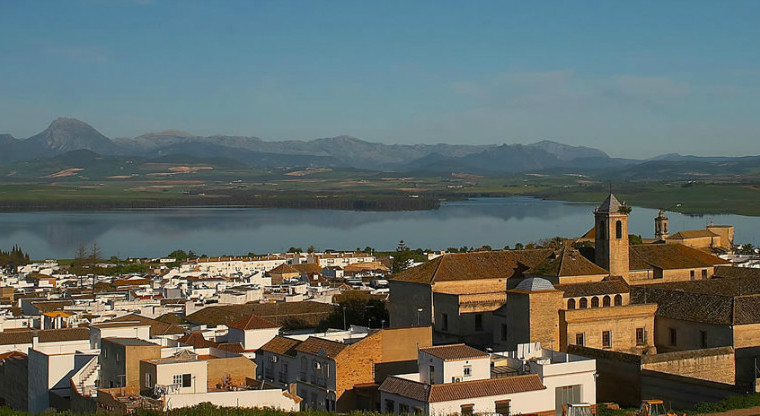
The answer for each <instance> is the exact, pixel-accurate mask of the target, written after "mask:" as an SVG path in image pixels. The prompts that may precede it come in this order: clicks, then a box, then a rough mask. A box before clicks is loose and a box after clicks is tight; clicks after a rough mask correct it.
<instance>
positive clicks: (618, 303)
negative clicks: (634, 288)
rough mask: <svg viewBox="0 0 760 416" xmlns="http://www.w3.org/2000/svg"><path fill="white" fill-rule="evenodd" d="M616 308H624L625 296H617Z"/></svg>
mask: <svg viewBox="0 0 760 416" xmlns="http://www.w3.org/2000/svg"><path fill="white" fill-rule="evenodd" d="M615 306H623V296H621V295H615Z"/></svg>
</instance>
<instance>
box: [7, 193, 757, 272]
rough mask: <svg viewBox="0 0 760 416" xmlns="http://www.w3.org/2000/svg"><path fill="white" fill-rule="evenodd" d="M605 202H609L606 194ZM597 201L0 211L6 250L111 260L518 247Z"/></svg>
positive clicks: (640, 230)
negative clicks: (297, 250)
mask: <svg viewBox="0 0 760 416" xmlns="http://www.w3.org/2000/svg"><path fill="white" fill-rule="evenodd" d="M600 202H601V201H600ZM593 208H594V206H593V205H587V204H575V203H566V202H560V201H544V200H541V199H536V198H527V197H510V198H477V199H472V200H468V201H458V202H444V203H442V204H441V207H440V209H437V210H430V211H396V212H367V211H338V210H297V209H261V208H219V207H213V208H167V209H144V210H114V211H87V212H82V211H65V212H14V213H2V214H0V248H2V249H4V250H8V249H10V248H11V246H13V245H14V244H19V245H20V246H21V248H22V249H23V250H25V251H27V252H28V253H29V254H30V255H31V256H32V258H35V259H42V258H71V257H73V256H74V252H75V250H76V248H77V246H79V245H80V244H85V245H87V246H90V245H92V243H93V242H97V244H98V245H99V246H100V247H101V248H102V254H103V256H104V257H110V256H119V257H122V258H123V257H128V256H131V257H157V256H163V255H166V254H168V253H170V252H171V251H173V250H175V249H183V250H186V251H187V250H193V251H194V252H196V253H198V254H201V253H205V254H208V255H222V254H247V253H248V252H254V253H257V254H262V253H269V252H283V251H286V250H287V249H288V248H289V247H291V246H295V247H301V248H303V249H306V248H307V247H308V246H309V245H313V246H314V247H316V248H317V249H320V250H324V249H329V248H332V249H336V250H353V249H355V248H357V247H360V248H364V247H365V246H372V247H374V248H375V249H380V250H392V249H395V247H396V245H397V243H398V241H399V240H402V239H403V240H404V241H406V243H407V245H408V246H409V247H412V248H416V247H421V248H431V249H445V248H447V247H461V246H463V245H466V246H470V247H471V246H482V245H484V244H488V245H490V246H492V247H493V248H500V247H504V245H509V246H514V244H515V243H518V242H521V243H523V244H525V243H528V242H531V241H538V240H541V239H544V238H551V237H554V236H563V237H577V236H580V235H583V234H584V233H585V232H586V231H588V230H589V229H590V228H591V227H592V226H593V213H592V212H593ZM656 216H657V210H654V209H647V208H637V207H634V208H633V212H632V213H631V216H630V221H629V223H630V226H629V228H630V229H629V231H630V232H631V233H632V234H640V235H642V236H643V237H644V238H652V237H653V233H654V217H656ZM667 216H668V217H669V218H670V229H671V232H672V233H674V232H676V231H679V230H685V229H698V228H704V227H705V225H707V224H708V223H709V222H710V221H713V222H714V223H715V224H730V225H734V226H735V227H736V242H737V243H752V244H753V245H755V246H760V217H745V216H740V215H705V216H698V217H697V216H686V215H682V214H678V213H673V212H668V213H667Z"/></svg>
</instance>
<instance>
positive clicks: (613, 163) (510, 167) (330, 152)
mask: <svg viewBox="0 0 760 416" xmlns="http://www.w3.org/2000/svg"><path fill="white" fill-rule="evenodd" d="M0 148H1V149H2V150H3V151H2V152H0V164H9V163H13V162H19V161H28V160H34V159H38V158H46V157H55V156H59V155H62V154H65V153H67V152H71V151H77V150H88V151H91V152H94V153H97V154H99V155H105V156H135V157H141V158H150V159H153V158H162V157H169V156H175V157H176V156H179V155H183V156H188V157H192V158H210V157H213V158H215V159H216V160H217V161H218V160H224V159H226V160H229V161H231V163H233V162H232V161H234V163H242V164H245V165H247V166H251V167H292V168H302V167H331V168H336V167H346V168H355V169H364V170H394V171H403V172H413V173H430V174H450V173H452V172H464V173H472V174H484V175H499V174H502V175H503V174H513V173H520V172H540V171H563V170H573V171H580V172H590V171H595V170H612V171H617V172H618V174H619V175H623V176H626V175H627V174H628V173H626V172H631V168H634V167H639V168H634V169H633V170H632V172H634V173H637V174H638V173H641V172H642V171H646V168H647V167H649V168H651V167H652V166H654V167H658V168H662V167H663V166H665V167H667V166H671V165H673V166H681V167H688V168H689V169H693V168H694V166H693V165H695V164H696V165H705V164H706V165H708V166H709V165H710V164H721V163H723V164H725V163H735V164H737V165H740V166H744V165H747V164H749V165H750V166H752V165H753V163H754V162H755V161H754V160H753V159H751V158H750V159H746V158H745V159H742V158H722V157H696V156H681V155H677V154H666V155H661V156H657V157H655V158H652V159H649V160H630V159H614V158H611V157H610V156H609V155H607V154H606V153H605V152H604V151H602V150H599V149H594V148H589V147H583V146H569V145H566V144H562V143H557V142H553V141H548V140H544V141H540V142H537V143H532V144H526V145H522V144H511V145H508V144H503V145H451V144H431V145H429V144H409V145H405V144H394V145H388V144H382V143H371V142H367V141H363V140H360V139H357V138H355V137H350V136H337V137H330V138H320V139H315V140H309V141H304V140H286V141H265V140H262V139H261V138H258V137H245V136H223V135H216V136H208V137H204V136H196V135H194V134H191V133H187V132H183V131H178V130H165V131H160V132H155V133H146V134H143V135H141V136H138V137H134V138H114V139H110V138H108V137H106V136H105V135H103V134H101V133H100V132H99V131H97V130H96V129H95V128H93V127H92V126H90V125H89V124H87V123H85V122H82V121H80V120H76V119H72V118H59V119H56V120H54V121H53V122H52V123H51V124H50V125H49V126H48V128H47V129H45V130H44V131H42V132H41V133H39V134H36V135H34V136H32V137H29V138H27V139H17V138H14V137H13V136H11V135H9V134H0ZM642 167H643V168H642ZM712 170H713V171H714V170H716V169H712ZM718 170H719V169H718Z"/></svg>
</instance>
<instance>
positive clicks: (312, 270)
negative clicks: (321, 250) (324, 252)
mask: <svg viewBox="0 0 760 416" xmlns="http://www.w3.org/2000/svg"><path fill="white" fill-rule="evenodd" d="M291 267H292V268H293V269H295V270H296V271H297V272H300V273H306V274H322V268H321V267H319V265H318V264H317V263H302V264H293V265H291Z"/></svg>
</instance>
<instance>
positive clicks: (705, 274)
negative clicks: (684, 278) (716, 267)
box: [702, 269, 707, 280]
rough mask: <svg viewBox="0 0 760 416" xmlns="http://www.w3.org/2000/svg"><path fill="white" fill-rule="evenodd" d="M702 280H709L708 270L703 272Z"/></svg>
mask: <svg viewBox="0 0 760 416" xmlns="http://www.w3.org/2000/svg"><path fill="white" fill-rule="evenodd" d="M702 280H707V269H703V270H702Z"/></svg>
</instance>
